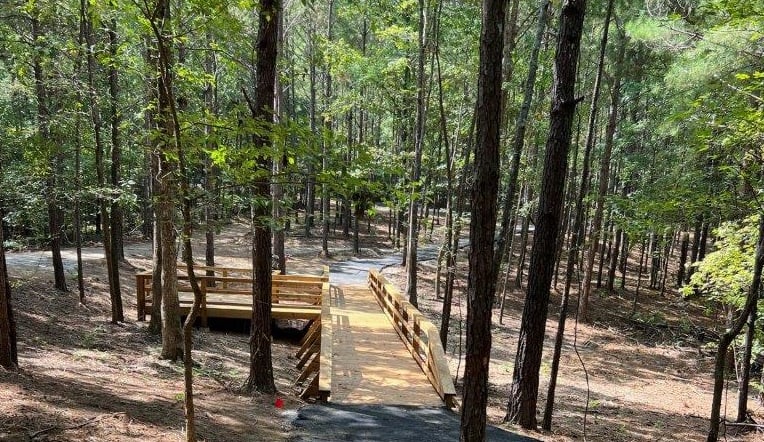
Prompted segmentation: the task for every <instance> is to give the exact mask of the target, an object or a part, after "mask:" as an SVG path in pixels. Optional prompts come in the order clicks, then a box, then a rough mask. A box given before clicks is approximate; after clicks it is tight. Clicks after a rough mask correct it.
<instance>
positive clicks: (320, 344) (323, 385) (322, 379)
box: [295, 282, 332, 401]
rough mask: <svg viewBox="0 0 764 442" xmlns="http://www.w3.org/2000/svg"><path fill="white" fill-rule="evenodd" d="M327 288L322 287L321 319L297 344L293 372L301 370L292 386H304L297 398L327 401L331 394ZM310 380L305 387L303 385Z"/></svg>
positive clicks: (330, 318) (328, 294)
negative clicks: (295, 365)
mask: <svg viewBox="0 0 764 442" xmlns="http://www.w3.org/2000/svg"><path fill="white" fill-rule="evenodd" d="M330 290H331V288H330V286H329V283H328V282H326V283H324V285H323V290H322V291H323V296H322V302H321V317H320V318H319V319H318V320H316V321H314V322H313V324H312V325H311V326H310V328H309V329H308V332H307V333H306V334H305V337H303V339H302V341H301V342H300V349H299V350H298V351H297V354H296V357H297V360H298V362H297V369H298V370H302V372H301V373H300V376H299V377H298V378H297V381H296V382H295V384H296V385H300V384H303V385H306V386H305V388H304V389H303V390H302V393H301V394H300V397H302V398H303V399H307V398H309V397H316V398H318V400H320V401H327V400H328V399H329V395H330V394H331V391H332V315H331V312H330V306H331V299H330ZM307 380H310V381H309V382H308V383H307V384H305V381H307Z"/></svg>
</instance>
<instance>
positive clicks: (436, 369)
mask: <svg viewBox="0 0 764 442" xmlns="http://www.w3.org/2000/svg"><path fill="white" fill-rule="evenodd" d="M369 287H370V288H371V291H372V292H373V293H374V295H375V296H376V297H377V301H378V302H379V305H380V306H381V307H382V310H384V312H385V314H387V317H388V318H389V319H390V322H391V323H392V324H393V327H394V328H395V331H396V332H398V335H399V336H400V337H401V340H403V343H404V344H405V345H406V347H407V348H408V349H409V352H411V356H412V357H413V358H414V360H415V361H416V362H417V363H418V364H419V367H420V368H421V369H422V371H423V372H424V374H425V375H427V379H429V380H430V383H431V384H432V386H433V387H434V388H435V391H437V392H438V395H439V396H440V397H441V399H443V401H444V402H445V403H446V405H447V406H449V407H455V406H456V389H455V388H454V382H453V379H452V378H451V373H450V372H449V370H448V362H447V361H446V355H445V352H444V351H443V346H442V345H441V343H440V336H439V333H438V329H437V328H436V327H435V325H433V324H432V323H431V322H430V321H429V320H427V318H425V317H424V315H422V313H421V312H420V311H419V310H418V309H417V308H416V307H414V306H413V305H412V304H411V303H410V302H408V301H407V300H405V299H403V298H402V297H401V294H400V292H399V291H398V289H397V288H395V286H393V285H392V284H390V283H389V282H388V281H387V279H385V277H384V276H382V275H381V274H380V273H379V272H378V271H377V270H370V271H369Z"/></svg>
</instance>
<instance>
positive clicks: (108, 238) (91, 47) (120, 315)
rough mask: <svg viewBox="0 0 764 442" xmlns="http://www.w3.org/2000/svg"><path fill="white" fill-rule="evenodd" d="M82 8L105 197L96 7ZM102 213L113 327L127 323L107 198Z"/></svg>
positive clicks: (84, 3) (100, 202) (98, 164)
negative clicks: (95, 31) (98, 84)
mask: <svg viewBox="0 0 764 442" xmlns="http://www.w3.org/2000/svg"><path fill="white" fill-rule="evenodd" d="M80 7H81V8H82V9H84V11H85V12H84V19H85V20H84V24H83V28H84V34H85V42H86V43H87V79H88V80H87V82H88V97H89V100H90V117H91V120H92V123H93V136H94V138H95V161H96V174H97V177H98V187H99V188H100V189H102V191H100V192H99V194H106V193H107V192H103V189H105V188H106V165H105V158H104V142H103V136H102V133H103V120H102V118H101V111H100V107H99V104H98V92H97V90H96V69H97V66H96V54H95V51H96V43H95V36H94V35H93V22H94V21H95V20H96V17H95V16H94V15H95V11H94V10H93V5H92V4H91V3H90V2H88V1H86V0H82V1H81V3H80ZM98 208H99V213H100V214H101V226H102V227H101V232H102V234H103V248H104V256H105V258H106V271H107V278H108V280H109V295H110V299H111V321H112V322H114V323H117V322H122V321H124V320H125V316H124V312H123V310H122V294H121V289H120V282H119V263H118V260H117V259H115V257H116V254H115V251H114V249H113V247H112V244H113V241H114V235H113V234H112V232H111V228H112V226H113V224H112V221H111V213H110V212H109V202H108V200H107V198H106V197H104V196H101V197H100V198H99V199H98Z"/></svg>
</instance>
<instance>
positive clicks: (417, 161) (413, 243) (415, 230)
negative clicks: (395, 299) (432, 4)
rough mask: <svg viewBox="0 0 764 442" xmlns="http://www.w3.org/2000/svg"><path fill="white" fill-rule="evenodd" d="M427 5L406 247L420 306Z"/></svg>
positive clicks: (409, 281)
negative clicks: (419, 277)
mask: <svg viewBox="0 0 764 442" xmlns="http://www.w3.org/2000/svg"><path fill="white" fill-rule="evenodd" d="M425 5H426V2H425V0H419V31H418V36H419V38H418V40H417V42H418V45H419V51H418V55H417V69H416V71H417V83H416V84H417V87H416V125H415V127H414V162H413V163H412V164H411V183H410V184H411V199H410V201H409V231H408V237H407V240H408V243H407V244H406V297H408V299H409V302H410V303H411V304H412V305H414V306H417V248H418V245H419V193H420V189H421V185H420V183H419V180H420V179H421V177H422V149H423V148H424V134H425V113H426V111H427V109H426V107H425V84H426V79H425V71H424V62H425V56H426V48H427V32H426V28H427V23H426V17H427V12H426V6H425Z"/></svg>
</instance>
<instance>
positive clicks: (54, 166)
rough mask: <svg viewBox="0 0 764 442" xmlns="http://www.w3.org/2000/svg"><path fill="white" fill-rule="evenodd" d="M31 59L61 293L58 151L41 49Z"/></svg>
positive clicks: (37, 35) (35, 31)
mask: <svg viewBox="0 0 764 442" xmlns="http://www.w3.org/2000/svg"><path fill="white" fill-rule="evenodd" d="M38 14H39V10H37V8H36V7H35V9H34V11H32V19H31V24H32V42H33V43H34V44H35V45H37V44H38V42H41V41H44V39H45V35H43V34H42V31H41V29H40V21H39V19H38V17H37V15H38ZM34 49H35V51H34V53H35V56H34V60H33V66H32V68H33V71H34V82H35V94H36V96H37V97H36V98H37V130H38V132H39V135H40V138H41V141H42V143H44V144H43V146H41V147H42V148H43V151H47V152H48V156H49V164H50V171H49V172H48V177H47V178H46V180H45V191H46V195H47V209H48V234H49V235H50V250H51V257H52V261H53V279H54V286H55V287H56V289H58V290H61V291H63V292H66V291H68V290H69V289H68V288H67V286H66V274H65V273H64V262H63V260H62V259H61V224H62V221H61V219H62V217H63V214H62V212H61V208H60V207H59V201H58V198H57V197H56V194H57V180H56V176H57V175H59V172H60V169H61V167H60V166H61V153H60V152H59V150H60V148H59V146H57V144H56V143H55V142H54V141H53V140H52V139H51V131H50V117H51V112H52V109H51V100H50V97H49V94H50V91H49V89H48V86H47V85H46V80H45V73H44V71H43V64H42V60H41V59H40V57H41V55H39V54H42V53H43V52H44V49H42V48H37V47H35V48H34Z"/></svg>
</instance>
